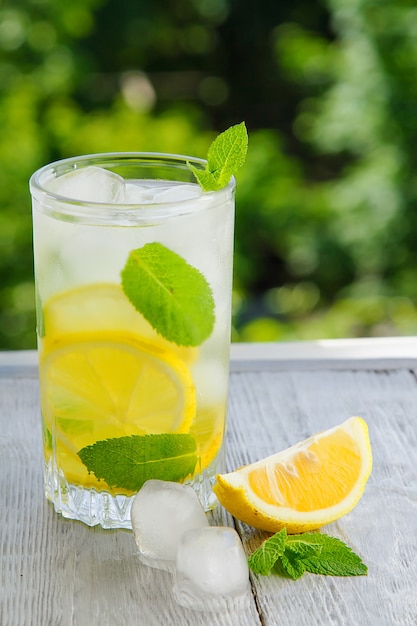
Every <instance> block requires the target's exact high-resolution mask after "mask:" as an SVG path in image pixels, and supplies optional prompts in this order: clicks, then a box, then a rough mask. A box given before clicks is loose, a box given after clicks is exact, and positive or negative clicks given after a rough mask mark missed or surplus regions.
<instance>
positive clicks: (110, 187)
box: [47, 165, 125, 204]
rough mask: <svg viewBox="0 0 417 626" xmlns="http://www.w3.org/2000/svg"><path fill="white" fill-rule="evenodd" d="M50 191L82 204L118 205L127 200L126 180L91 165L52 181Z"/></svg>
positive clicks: (49, 185)
mask: <svg viewBox="0 0 417 626" xmlns="http://www.w3.org/2000/svg"><path fill="white" fill-rule="evenodd" d="M47 187H48V189H49V190H50V191H52V192H54V193H56V194H58V195H60V196H64V197H65V198H71V200H78V201H80V202H100V203H104V204H118V203H123V202H124V200H125V181H124V179H123V178H122V177H121V176H119V175H118V174H115V173H114V172H110V171H109V170H106V169H104V168H102V167H96V166H94V165H90V166H87V167H81V168H79V169H74V170H72V171H71V172H68V173H67V174H63V175H62V176H58V177H57V178H54V179H53V180H52V181H50V182H49V183H48V185H47Z"/></svg>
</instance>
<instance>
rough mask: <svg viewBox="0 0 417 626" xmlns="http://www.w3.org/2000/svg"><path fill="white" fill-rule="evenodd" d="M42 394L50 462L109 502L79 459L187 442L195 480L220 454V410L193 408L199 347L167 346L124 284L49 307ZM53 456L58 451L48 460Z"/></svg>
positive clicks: (76, 294) (88, 289)
mask: <svg viewBox="0 0 417 626" xmlns="http://www.w3.org/2000/svg"><path fill="white" fill-rule="evenodd" d="M43 315H44V329H45V336H44V337H43V338H42V339H40V342H39V348H40V390H41V406H42V415H43V422H44V423H43V430H44V450H45V458H46V461H47V462H48V461H50V460H52V456H54V459H53V462H54V463H56V465H57V467H58V471H59V472H61V473H62V474H63V475H64V476H65V479H66V480H67V481H68V482H69V483H72V484H77V485H80V486H82V487H85V488H92V487H93V488H95V489H97V490H99V491H101V490H105V491H110V492H112V493H128V492H127V491H126V490H124V489H122V488H117V489H116V488H110V487H109V486H108V485H107V484H106V483H105V482H104V481H103V480H97V479H96V477H95V476H94V474H92V473H88V471H87V468H86V467H85V465H84V464H83V463H82V461H81V459H80V457H79V456H78V454H77V453H78V452H79V451H80V450H81V449H82V448H83V447H85V446H88V445H92V444H94V443H95V442H96V441H100V440H104V439H110V438H115V437H122V436H126V435H146V434H156V433H190V434H191V435H193V436H194V438H195V440H196V444H197V454H198V457H199V460H198V464H197V467H196V472H201V471H203V470H204V469H205V468H206V467H207V466H208V465H209V464H210V463H211V461H212V460H213V459H214V458H215V456H216V455H217V453H218V451H219V449H220V447H221V443H222V438H223V427H224V407H218V406H215V405H213V406H209V407H204V408H201V409H200V408H199V407H198V406H197V393H196V389H195V386H194V382H193V379H192V375H191V373H190V369H189V366H190V363H192V362H193V361H194V360H196V359H197V358H198V356H199V355H198V350H197V349H196V348H182V347H178V346H175V345H174V344H170V343H169V342H167V341H166V340H164V339H163V338H161V337H159V336H158V335H157V333H156V332H155V331H154V330H153V329H152V328H151V327H150V326H149V325H148V323H147V322H146V320H144V319H143V318H142V316H140V314H139V313H137V312H136V311H135V310H134V308H133V307H132V306H131V304H130V302H129V301H128V300H127V298H126V296H124V294H123V292H122V290H121V288H120V287H119V286H118V285H110V284H100V285H87V286H85V287H81V288H78V289H75V290H71V291H68V292H64V293H60V294H58V295H56V296H54V297H53V298H51V299H50V300H49V301H47V302H46V304H45V307H44V311H43ZM52 449H53V450H54V452H52Z"/></svg>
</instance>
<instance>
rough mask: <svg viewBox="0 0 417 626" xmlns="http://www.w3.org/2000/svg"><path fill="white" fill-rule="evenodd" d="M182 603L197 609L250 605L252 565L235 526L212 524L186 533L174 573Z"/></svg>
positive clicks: (175, 585) (175, 593) (246, 606)
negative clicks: (250, 567)
mask: <svg viewBox="0 0 417 626" xmlns="http://www.w3.org/2000/svg"><path fill="white" fill-rule="evenodd" d="M174 581H175V582H174V588H173V592H174V596H175V599H176V601H177V602H178V604H180V605H181V606H184V607H186V608H189V609H193V610H197V611H221V610H224V609H231V610H242V609H246V608H248V606H249V593H248V591H249V568H248V563H247V558H246V554H245V551H244V549H243V545H242V542H241V540H240V538H239V535H238V534H237V532H236V531H235V530H234V529H233V528H229V527H225V526H209V527H206V528H195V529H192V530H190V531H188V532H186V533H184V534H183V536H182V539H181V542H180V546H179V548H178V552H177V560H176V570H175V572H174Z"/></svg>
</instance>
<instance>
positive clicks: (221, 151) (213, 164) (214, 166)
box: [187, 122, 248, 191]
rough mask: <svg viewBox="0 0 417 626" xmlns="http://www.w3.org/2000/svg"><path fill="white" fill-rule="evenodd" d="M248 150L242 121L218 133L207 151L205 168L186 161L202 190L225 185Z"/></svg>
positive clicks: (214, 188) (213, 189)
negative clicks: (201, 168) (202, 168)
mask: <svg viewBox="0 0 417 626" xmlns="http://www.w3.org/2000/svg"><path fill="white" fill-rule="evenodd" d="M247 150H248V133H247V130H246V126H245V123H244V122H241V123H240V124H236V126H231V127H230V128H228V129H227V130H225V131H224V132H223V133H220V135H218V136H217V137H216V139H215V140H214V141H213V143H212V144H211V146H210V148H209V150H208V153H207V166H206V169H205V170H199V169H198V168H197V167H195V166H193V165H191V163H187V165H188V167H189V168H190V170H191V171H192V172H193V173H194V175H195V177H196V178H197V181H198V183H199V184H200V186H201V188H202V189H203V190H204V191H217V190H218V189H222V187H226V185H227V184H228V183H229V181H230V179H231V178H232V176H234V175H235V174H236V173H237V171H238V170H239V169H240V168H241V167H242V165H243V163H244V162H245V159H246V153H247Z"/></svg>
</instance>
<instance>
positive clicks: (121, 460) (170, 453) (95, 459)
mask: <svg viewBox="0 0 417 626" xmlns="http://www.w3.org/2000/svg"><path fill="white" fill-rule="evenodd" d="M78 456H79V457H80V459H81V461H82V462H83V463H84V465H85V466H86V467H87V469H88V471H89V472H92V473H93V474H94V475H95V476H96V478H97V479H99V480H100V479H103V480H105V481H106V483H107V484H108V485H109V487H120V488H122V489H127V490H129V491H138V490H139V489H140V488H141V487H142V485H143V484H144V483H145V482H146V481H147V480H149V479H150V478H157V479H159V480H168V481H175V482H178V481H181V480H183V479H184V478H186V476H188V475H189V474H192V473H193V472H194V469H195V466H196V464H197V454H196V443H195V439H194V437H192V436H191V435H188V434H170V433H166V434H160V435H131V436H126V437H115V438H114V439H103V440H101V441H97V442H96V443H94V444H93V445H91V446H86V447H85V448H82V449H81V450H80V451H79V452H78Z"/></svg>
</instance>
